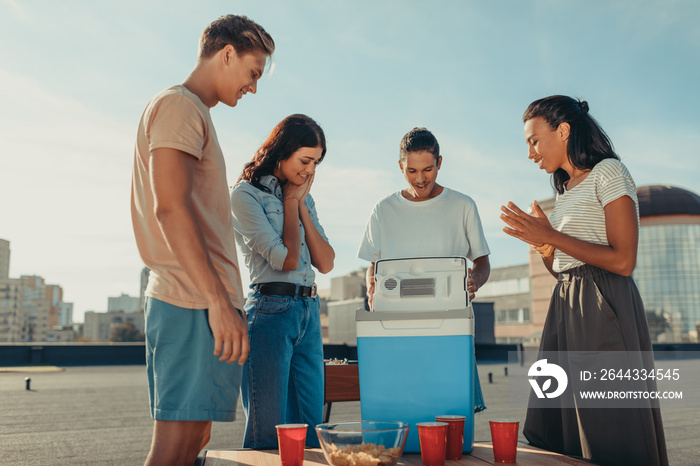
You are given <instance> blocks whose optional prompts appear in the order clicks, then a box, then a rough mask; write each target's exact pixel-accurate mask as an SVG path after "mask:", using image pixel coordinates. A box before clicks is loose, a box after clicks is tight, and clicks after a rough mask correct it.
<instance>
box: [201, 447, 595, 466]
mask: <svg viewBox="0 0 700 466" xmlns="http://www.w3.org/2000/svg"><path fill="white" fill-rule="evenodd" d="M517 460H518V462H517V463H515V464H517V465H529V466H540V465H557V464H566V465H571V466H584V465H585V466H590V465H591V464H593V463H590V462H588V461H585V460H580V459H577V458H571V457H568V456H564V455H560V454H557V453H552V452H549V451H545V450H540V449H538V448H534V447H531V446H529V445H525V444H522V443H519V444H518V457H517ZM327 464H328V463H327V462H326V459H325V458H324V456H323V452H322V451H321V450H320V449H318V448H314V449H307V450H306V456H305V457H304V465H305V466H313V465H327ZM396 464H397V465H398V466H422V462H421V459H420V454H417V453H404V455H403V456H402V457H401V458H399V462H398V463H396ZM488 464H498V465H502V464H503V463H494V461H493V451H492V448H491V442H475V443H474V448H473V450H472V452H471V454H468V455H464V457H463V458H462V459H461V460H460V461H446V462H445V466H468V465H473V466H486V465H488ZM204 465H205V466H234V465H240V466H280V459H279V454H278V453H277V451H276V450H270V451H259V450H216V451H214V450H212V451H207V452H206V457H205V460H204Z"/></svg>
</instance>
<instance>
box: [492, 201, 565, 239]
mask: <svg viewBox="0 0 700 466" xmlns="http://www.w3.org/2000/svg"><path fill="white" fill-rule="evenodd" d="M501 211H502V212H503V213H502V214H501V220H503V221H504V222H505V223H506V224H507V225H508V226H507V227H503V231H504V232H505V233H507V234H509V235H510V236H513V237H515V238H518V239H519V240H521V241H524V242H526V243H528V244H531V245H532V246H535V247H540V246H543V245H545V244H548V243H550V242H551V240H552V236H553V235H554V234H555V233H556V230H555V229H554V228H552V225H551V224H550V223H549V220H548V219H547V215H546V214H545V213H544V212H543V211H542V208H541V207H540V206H539V204H537V201H534V202H533V203H532V212H533V214H534V215H530V214H528V213H527V212H524V211H523V210H522V209H520V208H519V207H518V206H517V205H515V204H514V203H513V202H508V205H507V206H501Z"/></svg>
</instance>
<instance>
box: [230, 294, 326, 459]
mask: <svg viewBox="0 0 700 466" xmlns="http://www.w3.org/2000/svg"><path fill="white" fill-rule="evenodd" d="M244 309H245V311H246V312H247V313H248V338H249V339H250V354H249V355H248V359H247V360H246V362H245V364H244V365H243V379H242V381H241V400H242V402H243V409H244V411H245V415H246V425H245V435H244V438H243V447H244V448H255V449H276V448H277V431H276V429H275V425H277V424H297V423H305V424H308V425H309V427H308V430H307V434H306V445H307V446H309V447H318V446H319V443H318V437H317V436H316V431H315V430H314V428H315V427H316V425H317V424H321V423H322V422H323V390H324V382H323V375H324V367H323V364H324V363H323V340H322V337H321V317H320V313H319V309H320V306H319V301H318V298H292V297H290V296H281V295H275V296H262V295H261V294H260V293H259V292H254V293H251V294H250V295H249V296H248V299H247V301H246V304H245V307H244Z"/></svg>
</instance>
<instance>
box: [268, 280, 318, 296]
mask: <svg viewBox="0 0 700 466" xmlns="http://www.w3.org/2000/svg"><path fill="white" fill-rule="evenodd" d="M254 288H255V291H258V292H260V294H261V295H264V296H268V295H283V296H291V297H292V298H295V297H297V296H298V297H299V298H315V297H316V284H314V285H313V286H302V285H295V284H294V283H286V282H272V283H260V284H257V285H255V287H254Z"/></svg>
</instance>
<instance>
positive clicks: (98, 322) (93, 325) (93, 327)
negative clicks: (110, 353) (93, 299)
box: [83, 311, 145, 341]
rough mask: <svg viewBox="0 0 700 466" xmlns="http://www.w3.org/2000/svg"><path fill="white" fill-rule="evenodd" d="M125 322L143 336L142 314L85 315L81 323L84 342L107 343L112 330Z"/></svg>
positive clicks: (112, 312)
mask: <svg viewBox="0 0 700 466" xmlns="http://www.w3.org/2000/svg"><path fill="white" fill-rule="evenodd" d="M127 322H131V323H132V324H133V325H134V327H136V329H137V330H138V331H139V333H140V334H144V329H145V322H144V315H143V312H124V311H110V312H95V311H88V312H86V313H85V322H84V323H83V340H84V341H109V338H110V336H111V335H112V330H113V329H114V328H115V327H117V326H119V325H123V324H125V323H127Z"/></svg>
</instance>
